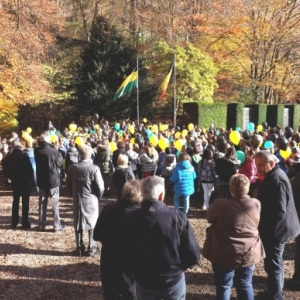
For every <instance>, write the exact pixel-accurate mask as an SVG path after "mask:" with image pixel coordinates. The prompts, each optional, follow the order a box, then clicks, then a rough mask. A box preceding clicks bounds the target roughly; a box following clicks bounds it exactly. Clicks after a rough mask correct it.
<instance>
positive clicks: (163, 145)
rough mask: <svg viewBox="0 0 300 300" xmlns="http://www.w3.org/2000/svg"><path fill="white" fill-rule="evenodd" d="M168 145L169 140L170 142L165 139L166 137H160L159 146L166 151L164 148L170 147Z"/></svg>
mask: <svg viewBox="0 0 300 300" xmlns="http://www.w3.org/2000/svg"><path fill="white" fill-rule="evenodd" d="M168 145H169V142H168V140H167V139H165V138H160V139H159V140H158V146H159V148H160V149H161V150H163V151H164V150H165V149H166V148H167V147H168Z"/></svg>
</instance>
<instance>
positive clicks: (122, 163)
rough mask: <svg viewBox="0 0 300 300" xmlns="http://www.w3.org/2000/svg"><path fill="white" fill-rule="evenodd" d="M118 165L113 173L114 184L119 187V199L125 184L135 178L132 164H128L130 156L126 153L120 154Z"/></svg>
mask: <svg viewBox="0 0 300 300" xmlns="http://www.w3.org/2000/svg"><path fill="white" fill-rule="evenodd" d="M117 164H118V166H117V167H116V169H115V172H114V175H113V184H114V186H115V187H116V189H117V199H121V197H122V189H123V186H124V184H125V183H126V182H127V181H129V180H131V179H134V178H135V177H134V174H133V172H132V169H131V167H130V166H128V156H127V155H125V154H120V155H119V157H118V161H117Z"/></svg>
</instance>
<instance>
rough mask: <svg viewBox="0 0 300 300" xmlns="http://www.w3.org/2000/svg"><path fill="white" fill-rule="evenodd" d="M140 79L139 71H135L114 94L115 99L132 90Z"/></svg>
mask: <svg viewBox="0 0 300 300" xmlns="http://www.w3.org/2000/svg"><path fill="white" fill-rule="evenodd" d="M137 79H138V72H137V71H133V72H132V73H131V74H130V75H129V76H128V77H127V78H126V79H125V80H124V81H123V83H122V84H121V86H120V87H119V88H118V90H117V91H116V93H115V95H114V100H116V99H118V98H120V97H121V96H122V95H123V94H125V93H129V92H131V91H132V90H133V89H134V88H135V87H136V83H137Z"/></svg>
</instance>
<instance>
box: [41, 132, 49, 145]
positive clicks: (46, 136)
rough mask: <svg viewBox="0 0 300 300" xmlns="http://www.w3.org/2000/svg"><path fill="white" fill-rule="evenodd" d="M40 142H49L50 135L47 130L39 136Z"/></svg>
mask: <svg viewBox="0 0 300 300" xmlns="http://www.w3.org/2000/svg"><path fill="white" fill-rule="evenodd" d="M39 140H40V142H47V143H50V135H49V133H48V132H44V133H42V134H41V135H40V136H39Z"/></svg>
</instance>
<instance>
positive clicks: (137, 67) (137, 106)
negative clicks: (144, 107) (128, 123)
mask: <svg viewBox="0 0 300 300" xmlns="http://www.w3.org/2000/svg"><path fill="white" fill-rule="evenodd" d="M136 69H137V79H136V110H137V113H136V115H137V125H140V105H139V58H138V57H137V58H136Z"/></svg>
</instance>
